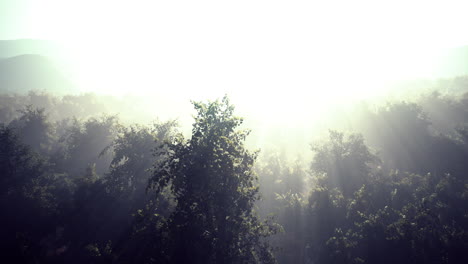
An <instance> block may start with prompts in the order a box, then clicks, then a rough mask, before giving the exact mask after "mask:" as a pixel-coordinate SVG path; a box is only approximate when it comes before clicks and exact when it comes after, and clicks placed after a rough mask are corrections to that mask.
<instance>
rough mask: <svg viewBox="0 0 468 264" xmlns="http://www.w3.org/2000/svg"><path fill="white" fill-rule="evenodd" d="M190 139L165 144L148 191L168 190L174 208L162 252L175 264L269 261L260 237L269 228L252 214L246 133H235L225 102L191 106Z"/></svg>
mask: <svg viewBox="0 0 468 264" xmlns="http://www.w3.org/2000/svg"><path fill="white" fill-rule="evenodd" d="M193 104H194V107H195V109H196V110H197V116H196V117H195V123H194V125H193V129H192V138H191V139H189V140H184V139H183V137H182V136H180V135H179V136H178V137H174V138H173V139H172V141H170V142H166V144H165V145H164V146H162V147H161V148H162V149H163V151H164V153H167V154H166V155H167V156H166V158H165V159H164V160H161V161H160V162H158V163H157V164H156V165H155V170H154V176H153V178H152V179H151V185H150V186H151V187H152V188H154V189H155V190H156V191H157V192H160V191H161V190H162V189H164V188H165V187H169V188H170V190H171V192H172V193H173V195H174V199H175V201H176V204H177V205H176V208H175V209H174V212H173V213H172V214H171V216H170V217H169V219H168V224H167V228H168V232H169V234H170V235H169V236H168V238H167V239H168V241H167V245H169V246H170V247H169V248H167V249H166V250H167V251H165V252H167V254H168V259H169V261H172V262H176V263H188V262H190V263H258V262H261V263H270V262H274V258H273V256H272V254H271V252H270V249H269V247H268V244H267V243H266V242H265V241H263V240H262V238H263V237H266V236H268V235H269V234H271V233H272V231H273V230H272V228H273V226H271V225H268V224H267V223H262V222H260V220H259V219H258V217H257V216H256V214H255V213H254V210H253V209H254V204H255V201H257V200H258V186H257V185H256V176H255V174H254V172H253V170H252V166H253V163H254V161H255V159H256V156H257V155H256V153H250V152H249V151H248V150H246V149H245V147H244V141H245V138H246V137H247V135H248V131H243V130H237V128H238V127H239V126H240V125H241V124H242V119H240V118H237V117H234V116H233V111H234V107H233V106H232V105H230V104H229V101H228V99H227V97H224V98H223V100H222V101H214V102H209V103H201V102H194V103H193Z"/></svg>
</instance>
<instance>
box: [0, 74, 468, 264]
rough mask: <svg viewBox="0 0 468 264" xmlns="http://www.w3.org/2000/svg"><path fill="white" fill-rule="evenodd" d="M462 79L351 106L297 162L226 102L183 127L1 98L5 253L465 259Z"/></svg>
mask: <svg viewBox="0 0 468 264" xmlns="http://www.w3.org/2000/svg"><path fill="white" fill-rule="evenodd" d="M455 81H457V82H458V83H460V82H461V83H463V84H466V78H462V79H458V80H445V82H444V83H442V84H440V86H445V87H448V86H450V85H449V84H450V83H453V82H455ZM459 86H460V85H459ZM460 87H461V88H460ZM460 87H458V88H457V90H456V91H453V90H450V92H447V91H448V90H447V89H445V90H442V89H439V90H434V91H431V92H425V93H421V94H419V95H418V96H415V97H414V99H412V100H408V99H407V100H392V101H386V102H384V103H380V104H371V103H362V104H356V106H355V108H354V112H353V115H352V116H349V117H348V118H343V119H342V121H340V122H338V125H336V126H334V125H330V127H328V128H327V129H326V130H325V131H322V132H323V135H324V136H323V137H322V138H321V139H320V140H314V141H306V142H300V144H301V145H302V147H304V148H305V149H308V153H298V155H295V154H294V155H293V154H289V153H290V152H285V151H282V149H281V148H277V149H276V150H272V149H266V150H265V149H262V148H260V149H258V148H255V147H251V146H250V145H251V144H248V143H246V142H247V140H248V138H249V134H250V133H251V132H252V133H253V132H254V131H251V130H249V129H255V128H251V127H246V126H245V124H244V119H243V118H245V119H247V120H248V116H246V117H238V116H237V114H236V109H235V102H231V101H230V100H229V97H228V96H225V97H223V98H219V99H217V100H211V101H210V100H204V101H192V106H193V108H194V110H195V112H194V113H195V114H194V116H193V118H194V119H193V125H192V127H191V129H190V132H189V133H188V135H186V134H184V133H182V130H183V128H181V126H180V125H179V124H178V122H177V120H168V121H159V120H157V116H155V117H154V120H157V121H154V122H152V123H151V124H143V123H131V122H127V121H125V122H124V121H122V120H121V119H120V116H119V115H115V114H110V113H109V108H106V105H105V103H104V102H105V101H106V100H111V99H109V98H105V97H100V96H98V95H94V94H81V95H65V96H61V97H59V96H56V95H52V94H48V93H45V92H37V91H36V92H34V91H33V92H29V93H28V94H13V93H4V94H2V95H0V124H1V125H0V175H1V178H0V181H1V183H0V212H1V213H2V214H1V215H2V217H1V218H0V237H1V239H0V243H1V245H0V249H1V254H2V255H3V257H2V258H3V259H10V260H12V259H14V260H15V261H14V263H468V252H467V249H468V86H466V85H465V86H463V85H461V86H460ZM117 108H118V106H117ZM307 114H308V113H305V115H307ZM310 114H312V113H310ZM285 129H286V131H287V129H288V128H287V127H286V128H285ZM309 157H310V158H309ZM11 263H13V262H11Z"/></svg>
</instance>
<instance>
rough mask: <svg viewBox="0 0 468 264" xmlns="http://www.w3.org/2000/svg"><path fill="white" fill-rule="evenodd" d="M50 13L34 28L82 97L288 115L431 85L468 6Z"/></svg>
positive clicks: (62, 8)
mask: <svg viewBox="0 0 468 264" xmlns="http://www.w3.org/2000/svg"><path fill="white" fill-rule="evenodd" d="M47 2H48V3H49V5H44V3H43V2H41V3H40V4H39V3H35V4H32V5H31V6H30V10H31V14H29V15H28V17H29V19H30V24H35V25H36V28H42V29H43V32H39V31H37V32H36V35H39V36H40V37H42V38H51V39H55V40H56V41H58V42H60V43H62V44H63V45H64V46H65V47H66V49H67V50H68V51H69V52H68V54H69V56H70V61H71V62H72V65H73V71H74V73H75V77H76V79H77V80H78V82H79V83H80V87H81V89H83V90H88V91H89V90H91V91H95V92H100V93H111V94H114V95H125V94H129V93H132V94H155V95H164V96H165V97H167V98H171V97H178V98H183V100H185V101H187V100H188V99H195V100H197V99H202V98H216V97H220V96H222V95H224V94H226V93H228V94H230V95H231V96H232V97H234V98H239V99H240V101H238V102H239V104H241V105H246V106H249V107H247V108H246V109H253V108H259V105H258V102H261V107H262V108H264V109H262V110H263V111H267V112H268V113H275V112H278V113H280V112H281V113H285V111H286V114H287V115H289V113H288V111H293V112H294V111H297V110H298V109H302V108H310V107H311V106H314V107H322V106H323V105H329V104H340V103H341V102H342V101H349V100H350V99H365V98H369V97H372V96H377V95H382V94H384V92H385V89H386V83H387V82H388V81H391V80H398V79H404V78H426V77H429V76H433V74H434V72H435V70H436V64H437V54H438V53H437V52H435V51H436V50H437V49H439V48H443V47H451V46H456V45H459V44H461V43H466V42H464V41H465V40H466V39H461V37H460V36H458V35H461V34H460V32H462V31H459V30H457V28H453V25H459V26H460V27H461V26H462V25H464V24H466V23H463V22H466V21H462V20H466V19H464V17H466V16H464V15H463V14H462V12H463V11H462V10H463V8H462V6H460V8H458V9H453V8H452V9H451V10H452V12H451V13H450V14H451V15H450V16H448V15H447V14H448V12H446V8H445V6H449V5H445V4H444V7H441V6H439V5H437V4H431V3H428V2H424V9H422V8H421V3H422V2H419V1H415V2H411V3H405V4H403V2H398V1H397V2H393V1H392V4H379V5H377V4H376V3H374V2H373V1H358V2H353V3H348V2H347V1H332V2H327V3H324V2H323V1H321V2H318V1H317V2H315V1H294V2H288V3H287V4H286V3H284V2H281V1H240V2H239V1H236V2H235V3H229V2H220V1H196V2H190V1H187V2H183V3H182V2H179V1H177V2H172V1H171V2H155V1H132V2H131V3H130V2H128V3H127V2H124V1H122V2H119V1H79V2H78V1H74V2H71V1H70V2H69V1H57V0H55V1H53V0H49V1H47ZM50 6H54V8H50ZM453 10H458V11H459V12H460V13H459V14H458V15H457V14H454V13H453ZM32 11H34V13H32ZM416 14H417V18H418V19H417V20H416V19H415V17H416ZM435 15H437V17H438V19H434V16H435ZM448 25H451V30H447V27H448ZM429 54H430V55H429ZM277 110H278V111H277Z"/></svg>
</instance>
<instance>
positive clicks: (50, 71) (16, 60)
mask: <svg viewBox="0 0 468 264" xmlns="http://www.w3.org/2000/svg"><path fill="white" fill-rule="evenodd" d="M31 90H40V91H48V92H52V93H59V94H62V93H67V92H68V93H70V92H73V90H74V86H73V85H72V83H71V82H70V81H69V80H67V79H66V78H65V77H64V76H63V75H62V74H61V72H60V71H59V70H58V69H57V68H56V67H55V65H54V63H53V62H51V61H50V60H49V59H48V58H47V57H44V56H41V55H36V54H26V55H19V56H15V57H10V58H6V59H1V60H0V92H2V93H27V92H28V91H31Z"/></svg>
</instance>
